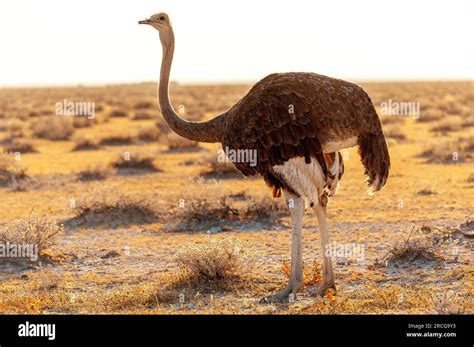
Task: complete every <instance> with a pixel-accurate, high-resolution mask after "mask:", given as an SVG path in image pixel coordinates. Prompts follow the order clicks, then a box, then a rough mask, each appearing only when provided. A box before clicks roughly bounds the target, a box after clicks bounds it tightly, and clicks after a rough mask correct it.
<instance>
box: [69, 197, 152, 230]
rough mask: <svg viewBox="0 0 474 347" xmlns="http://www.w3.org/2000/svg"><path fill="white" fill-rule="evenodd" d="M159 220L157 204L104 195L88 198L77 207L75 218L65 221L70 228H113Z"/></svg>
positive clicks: (144, 200)
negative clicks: (103, 226) (102, 226)
mask: <svg viewBox="0 0 474 347" xmlns="http://www.w3.org/2000/svg"><path fill="white" fill-rule="evenodd" d="M158 218H159V213H158V209H157V208H156V206H155V204H154V203H152V202H150V201H148V200H147V199H137V198H132V197H130V196H127V195H119V196H117V195H116V194H113V193H112V194H111V193H109V194H104V193H103V192H102V193H99V192H98V193H97V195H93V196H88V197H86V198H85V199H83V200H80V201H79V202H78V203H77V204H76V206H75V216H74V217H73V218H70V219H68V220H67V221H65V223H64V224H65V225H67V226H70V227H78V226H85V227H96V226H99V225H109V226H111V227H114V228H115V227H118V226H127V225H132V224H147V223H153V222H156V221H157V220H158Z"/></svg>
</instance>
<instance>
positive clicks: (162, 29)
mask: <svg viewBox="0 0 474 347" xmlns="http://www.w3.org/2000/svg"><path fill="white" fill-rule="evenodd" d="M138 24H148V25H151V26H152V27H153V28H155V29H156V30H158V32H159V33H160V39H161V42H162V43H163V44H165V45H166V46H169V44H170V43H171V42H170V40H171V36H172V34H173V29H172V28H171V22H170V19H169V17H168V15H167V14H166V13H164V12H160V13H157V14H154V15H152V16H151V17H150V18H148V19H145V20H140V21H138Z"/></svg>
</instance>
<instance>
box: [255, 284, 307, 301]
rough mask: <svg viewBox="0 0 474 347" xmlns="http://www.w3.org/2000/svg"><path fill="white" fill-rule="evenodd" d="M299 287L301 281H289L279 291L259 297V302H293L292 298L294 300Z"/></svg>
mask: <svg viewBox="0 0 474 347" xmlns="http://www.w3.org/2000/svg"><path fill="white" fill-rule="evenodd" d="M301 288H303V282H297V283H290V284H288V286H287V287H286V288H285V289H283V290H282V291H280V292H278V293H276V294H273V295H270V296H267V297H264V298H262V299H260V301H259V302H260V303H261V304H265V303H284V302H288V303H290V302H293V301H294V300H296V294H297V293H298V291H299V290H300V289H301Z"/></svg>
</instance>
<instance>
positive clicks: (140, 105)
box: [133, 101, 155, 110]
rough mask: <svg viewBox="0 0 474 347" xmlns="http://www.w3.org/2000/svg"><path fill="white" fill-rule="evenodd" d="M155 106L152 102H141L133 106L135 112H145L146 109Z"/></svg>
mask: <svg viewBox="0 0 474 347" xmlns="http://www.w3.org/2000/svg"><path fill="white" fill-rule="evenodd" d="M154 105H155V104H154V103H153V102H151V101H139V102H137V103H136V104H135V105H134V106H133V108H134V109H135V110H144V109H149V108H153V107H154Z"/></svg>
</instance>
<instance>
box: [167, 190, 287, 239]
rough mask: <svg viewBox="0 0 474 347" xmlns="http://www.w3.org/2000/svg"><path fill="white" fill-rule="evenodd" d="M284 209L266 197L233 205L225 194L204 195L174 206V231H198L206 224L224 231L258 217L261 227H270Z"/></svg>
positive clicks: (208, 227) (207, 228)
mask: <svg viewBox="0 0 474 347" xmlns="http://www.w3.org/2000/svg"><path fill="white" fill-rule="evenodd" d="M285 214H287V211H286V209H285V208H284V207H283V206H282V205H281V204H280V203H279V202H278V201H277V200H273V199H270V198H268V197H264V198H255V197H252V198H251V199H248V200H247V201H246V205H244V206H240V207H237V206H236V205H235V204H234V203H233V202H232V201H231V200H230V199H229V198H227V197H226V196H223V197H220V198H218V199H216V200H210V199H207V198H197V199H192V200H191V201H190V202H189V203H187V204H185V205H184V206H183V207H178V208H175V210H174V217H175V219H176V220H177V223H175V224H174V225H173V230H175V231H202V230H209V229H210V228H213V229H219V230H220V231H225V230H228V229H232V228H234V227H239V228H242V227H244V226H245V225H246V224H248V223H249V222H255V221H258V223H260V226H261V227H271V226H272V225H273V224H274V223H276V222H278V220H279V218H280V217H281V216H282V215H285Z"/></svg>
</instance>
